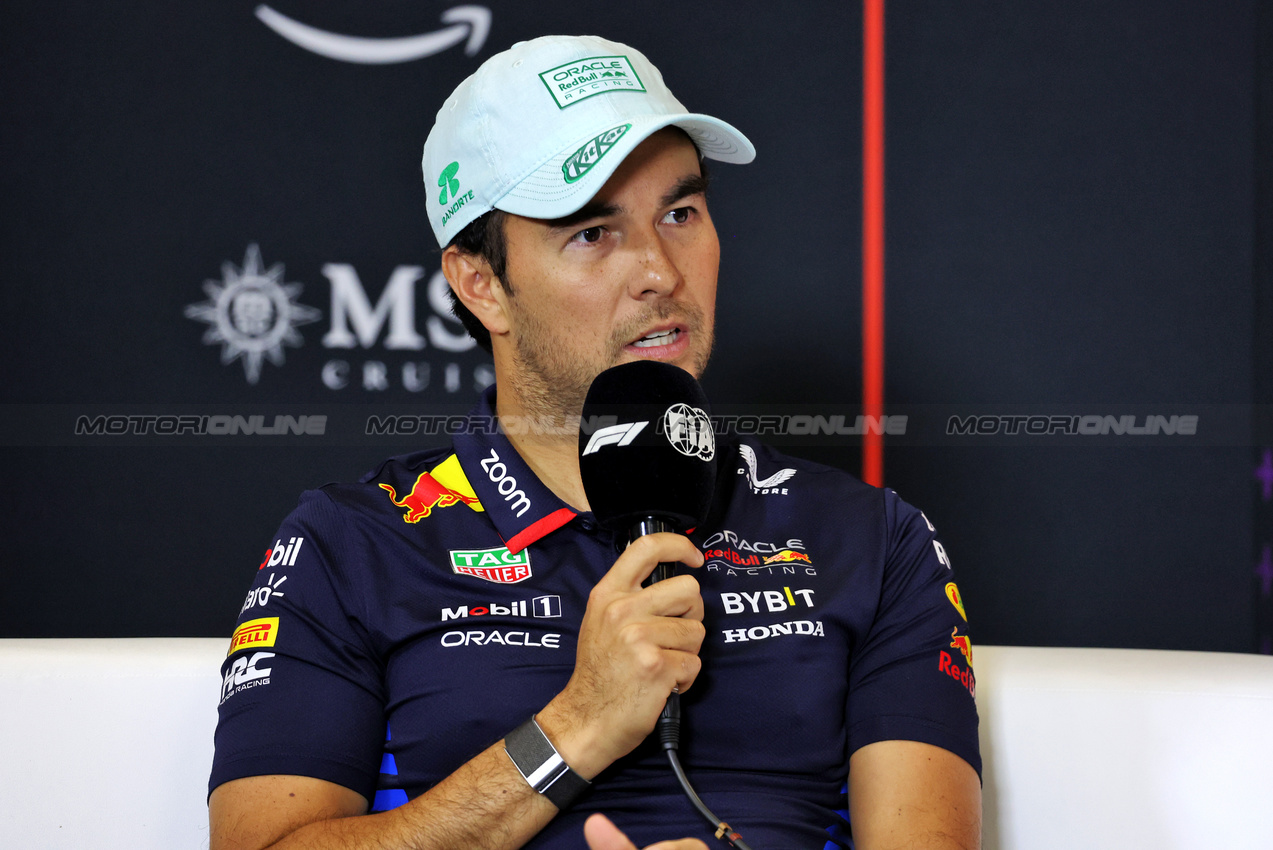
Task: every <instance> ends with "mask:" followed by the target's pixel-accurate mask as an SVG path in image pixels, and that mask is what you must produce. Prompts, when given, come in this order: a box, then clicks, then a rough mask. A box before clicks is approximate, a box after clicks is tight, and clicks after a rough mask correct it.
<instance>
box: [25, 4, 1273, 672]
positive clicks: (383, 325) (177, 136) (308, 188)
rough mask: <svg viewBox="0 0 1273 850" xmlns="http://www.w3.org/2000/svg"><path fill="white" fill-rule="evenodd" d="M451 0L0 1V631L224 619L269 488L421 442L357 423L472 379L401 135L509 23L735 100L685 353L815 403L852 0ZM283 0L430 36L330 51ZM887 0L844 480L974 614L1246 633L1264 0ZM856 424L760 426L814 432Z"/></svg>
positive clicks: (782, 402)
mask: <svg viewBox="0 0 1273 850" xmlns="http://www.w3.org/2000/svg"><path fill="white" fill-rule="evenodd" d="M460 5H461V4H459V3H455V4H452V3H449V2H381V3H376V4H364V3H354V2H349V0H326V2H306V3H301V2H296V0H273V2H271V3H270V4H268V5H266V4H257V3H249V2H243V1H242V0H234V1H233V2H223V3H216V4H184V5H179V6H173V5H172V4H163V3H149V4H133V5H132V6H130V7H129V9H128V11H127V12H121V11H119V10H118V9H116V8H115V7H113V6H103V5H101V4H89V3H78V4H77V3H68V4H61V5H60V6H58V7H57V9H56V10H54V11H51V10H50V9H49V7H48V6H47V4H37V3H33V2H29V0H20V2H14V3H11V4H9V6H8V7H7V10H6V11H7V14H6V25H5V27H4V28H3V31H0V68H3V79H4V94H3V95H2V96H0V127H3V128H4V129H3V131H0V192H2V196H3V198H4V199H5V201H6V203H5V213H4V221H3V230H2V232H0V239H2V242H0V244H2V246H3V258H4V265H3V269H4V284H5V288H4V293H5V301H6V304H7V309H6V310H4V311H3V313H2V314H0V365H3V374H4V381H3V385H2V389H0V402H3V404H4V417H3V422H0V443H2V445H0V460H2V461H3V469H4V490H5V493H6V496H5V498H4V504H5V510H4V511H3V514H2V517H3V519H2V520H0V522H2V523H3V525H2V527H0V530H2V531H3V535H4V539H5V541H6V542H7V544H8V545H7V546H6V547H5V548H4V555H3V562H2V567H0V568H2V569H3V578H4V582H3V590H0V634H3V635H5V636H68V637H69V636H124V635H172V636H177V635H220V634H228V632H229V630H230V628H231V627H232V624H233V619H234V616H235V614H236V613H237V611H238V610H239V606H240V604H241V602H242V596H243V593H244V592H245V589H246V587H247V585H248V583H249V582H250V581H251V579H252V577H253V573H254V571H255V569H256V566H257V564H258V563H259V562H260V561H261V553H262V552H263V551H264V550H265V549H266V548H267V547H268V546H270V545H272V544H273V542H274V537H273V532H274V529H275V527H276V525H277V523H278V521H279V520H280V519H281V518H282V517H283V516H284V515H285V514H286V513H287V512H288V511H289V510H290V508H291V507H292V506H293V505H294V504H295V501H296V497H297V494H298V493H299V492H300V491H301V490H302V489H305V488H307V487H313V486H317V485H320V484H322V483H324V482H326V481H329V480H334V479H348V478H352V477H356V476H357V475H360V474H361V473H362V472H364V471H365V470H367V469H369V468H370V467H371V466H373V465H374V464H375V462H376V461H378V460H379V459H380V458H382V457H384V456H386V455H389V454H394V453H399V452H403V451H408V450H411V449H413V448H417V447H420V446H423V445H429V444H435V443H438V442H440V441H441V440H442V439H443V438H442V437H440V436H437V435H421V434H392V433H390V434H367V433H366V423H367V421H368V417H369V416H373V415H374V416H377V417H381V418H384V417H389V416H392V415H395V414H419V413H431V414H434V413H436V414H446V413H453V412H462V411H463V410H465V409H466V408H467V407H468V406H469V404H471V402H472V401H473V400H474V398H475V397H476V394H477V392H478V390H479V389H480V387H481V386H483V385H484V384H485V383H486V382H488V381H489V380H490V364H489V360H488V359H487V358H486V357H485V356H483V354H482V353H481V352H480V351H479V350H477V349H474V348H472V347H471V345H470V343H469V342H468V341H467V339H466V338H465V337H464V336H463V333H462V331H461V330H460V328H459V326H458V325H457V324H456V323H455V322H454V321H453V320H452V319H451V318H450V316H449V314H448V313H447V312H446V308H445V306H444V302H443V300H442V295H443V291H442V287H443V286H444V284H443V282H441V280H440V276H439V275H438V258H437V251H436V249H435V248H434V246H433V244H432V239H431V236H430V234H429V229H428V226H427V222H426V220H425V216H424V203H425V198H426V192H425V187H423V186H422V184H421V177H420V170H419V159H420V147H421V145H422V143H423V140H424V137H425V135H426V133H427V131H428V128H429V126H430V124H431V123H432V115H433V113H434V112H435V111H436V109H437V108H438V106H439V105H440V104H441V102H442V99H443V98H444V96H445V95H446V94H447V93H448V92H449V91H450V90H451V89H452V88H453V87H454V86H455V85H456V84H457V83H458V82H459V81H460V80H461V79H463V78H464V77H465V76H467V75H468V74H469V73H471V72H472V71H473V70H474V69H475V68H476V67H477V66H478V64H479V63H480V62H481V61H482V60H483V59H485V58H486V57H488V56H490V55H491V54H492V53H494V52H497V51H498V50H500V49H503V48H504V47H506V46H508V45H509V44H511V43H513V42H514V41H517V40H520V39H523V38H528V37H533V36H535V35H541V34H546V33H551V32H582V31H590V32H596V33H598V34H602V35H605V36H607V37H610V38H614V39H617V40H620V41H626V42H629V43H631V44H633V45H635V46H637V47H639V48H640V49H642V50H643V51H644V52H646V53H647V54H648V55H649V56H650V57H651V59H652V60H653V61H654V62H655V64H656V65H658V66H659V67H660V68H661V69H662V71H663V73H664V75H665V77H666V78H667V79H668V80H669V82H670V84H671V85H672V88H673V90H674V91H676V92H677V94H678V96H679V97H680V99H681V100H682V101H684V102H685V103H686V104H687V105H688V106H689V107H690V108H691V109H700V110H703V111H708V112H711V113H712V114H715V115H719V116H721V117H723V118H725V119H726V120H729V121H731V122H733V123H735V124H736V125H737V126H739V127H740V128H742V129H743V130H744V132H746V133H747V134H748V135H749V136H750V137H751V138H752V140H753V141H754V142H755V143H756V147H757V148H758V150H759V152H760V153H759V157H758V159H757V161H756V162H755V163H754V164H752V165H750V166H746V167H742V168H739V167H731V166H719V167H718V168H716V169H715V177H716V180H715V186H714V189H713V192H714V195H713V199H712V205H713V207H712V208H713V215H714V217H715V219H716V221H717V226H718V228H719V230H720V234H721V239H722V243H723V250H724V259H723V264H722V271H721V289H720V307H719V321H720V328H719V336H720V340H719V347H718V351H717V355H716V358H715V361H714V364H713V367H712V369H711V370H710V372H709V374H708V376H707V377H706V379H705V386H706V388H707V390H708V393H709V395H710V396H711V397H712V398H713V401H714V403H715V404H716V405H717V407H718V409H723V408H728V409H732V410H741V411H758V412H770V413H772V412H779V413H792V412H795V413H800V414H806V415H820V414H822V415H827V416H831V415H834V414H845V415H848V416H849V421H852V420H853V416H854V415H856V413H857V412H858V409H857V405H858V401H859V397H860V393H861V378H860V372H859V369H860V366H859V359H860V358H859V351H860V324H861V315H862V311H861V306H860V298H861V295H860V291H861V290H860V286H861V274H860V268H861V253H860V232H861V213H860V206H861V142H860V138H861V119H860V112H861V64H862V49H861V41H862V16H861V9H860V8H859V6H858V5H856V4H852V3H842V2H803V3H793V4H777V3H770V2H739V1H738V0H735V2H719V3H710V2H690V3H680V4H664V3H655V2H634V3H628V4H612V5H608V6H592V7H586V8H581V7H579V6H578V5H577V4H560V5H558V6H551V5H544V4H526V3H515V2H511V0H499V2H495V1H494V0H492V2H489V3H488V4H487V5H486V6H483V7H477V11H474V8H473V7H463V8H457V9H454V10H453V7H459V6H460ZM482 10H485V11H482ZM306 27H307V28H312V29H316V30H321V31H324V32H326V33H334V34H339V35H348V36H360V37H365V38H373V39H392V38H405V37H411V36H420V35H425V34H434V37H433V38H432V39H431V40H429V39H419V40H416V41H414V42H412V43H411V44H409V45H408V46H407V47H408V48H411V47H412V46H414V47H416V48H418V49H417V51H416V52H418V53H420V54H422V55H420V56H419V57H418V58H414V59H412V60H410V61H402V62H394V63H368V62H367V61H366V60H368V59H369V58H370V59H374V58H377V56H370V57H369V56H367V55H358V56H344V57H343V58H333V57H331V56H326V55H320V54H319V53H316V52H314V51H313V50H312V49H311V48H309V47H306V46H303V45H301V44H298V43H296V42H297V41H304V36H303V34H302V35H297V34H296V33H295V32H294V30H296V29H303V28H306ZM886 28H887V41H886V57H887V60H886V61H887V67H886V72H887V107H886V109H887V149H886V163H887V165H886V167H887V184H886V185H887V201H886V203H887V236H886V239H887V264H886V266H887V268H886V291H887V295H886V299H887V307H886V309H887V325H886V345H887V351H886V353H887V367H886V368H887V384H886V387H887V400H888V401H887V410H886V412H887V413H888V414H889V415H890V416H905V417H906V420H905V422H906V428H905V433H904V434H898V435H894V436H890V437H888V438H887V442H886V446H887V449H886V458H885V478H886V483H887V484H888V485H889V486H891V487H893V488H894V489H896V490H898V491H899V492H900V493H901V495H902V496H903V497H904V498H906V499H908V500H909V501H911V502H913V503H915V504H918V505H919V506H921V507H923V508H924V510H925V512H926V513H927V514H928V516H929V517H930V518H932V519H933V521H934V522H935V523H936V524H937V525H938V527H939V530H940V531H941V532H942V534H943V536H944V539H945V541H946V544H947V548H948V550H949V552H950V553H951V556H952V559H953V560H954V562H955V566H956V569H957V570H958V572H959V574H960V576H961V579H960V581H961V585H962V586H963V589H964V592H965V595H966V598H967V599H968V606H969V608H970V609H971V611H972V616H973V621H974V628H975V634H976V636H977V639H978V640H979V641H982V642H987V643H1005V644H1043V645H1074V646H1085V645H1086V646H1129V647H1162V648H1185V649H1208V650H1230V651H1252V650H1260V649H1263V651H1265V652H1268V651H1270V649H1271V647H1270V645H1269V633H1270V632H1271V631H1273V628H1271V627H1270V625H1269V623H1270V621H1271V620H1273V617H1270V616H1269V614H1268V607H1269V602H1268V599H1269V590H1270V582H1271V581H1273V564H1268V555H1267V551H1268V550H1267V545H1268V544H1267V542H1266V541H1267V540H1268V538H1269V537H1270V535H1269V533H1268V528H1269V524H1268V522H1269V521H1268V516H1269V509H1268V507H1267V506H1268V504H1269V498H1270V493H1269V490H1270V481H1273V460H1268V461H1266V462H1265V466H1264V467H1260V463H1261V461H1262V460H1263V459H1264V458H1265V457H1266V456H1267V455H1266V454H1265V452H1267V450H1268V446H1269V444H1270V442H1273V441H1271V440H1270V438H1269V435H1268V434H1267V433H1257V429H1259V428H1263V427H1264V426H1263V425H1261V424H1260V422H1261V421H1262V420H1258V417H1257V413H1258V408H1257V407H1255V406H1254V404H1255V402H1257V401H1265V402H1267V401H1269V398H1268V397H1267V395H1268V386H1269V382H1268V378H1267V371H1268V369H1269V366H1270V364H1269V359H1268V356H1269V355H1268V351H1269V349H1270V347H1273V339H1271V338H1270V332H1269V328H1270V322H1269V309H1270V307H1269V305H1270V303H1271V302H1273V299H1270V296H1269V291H1270V283H1269V279H1268V274H1269V272H1268V270H1269V268H1270V264H1269V258H1268V250H1269V248H1268V245H1269V239H1268V232H1269V223H1270V221H1271V220H1273V217H1271V216H1269V214H1268V203H1269V202H1268V198H1269V191H1268V190H1269V188H1270V186H1269V177H1268V169H1267V162H1268V150H1269V148H1268V147H1267V145H1268V138H1269V130H1268V121H1269V119H1268V115H1269V105H1270V104H1269V95H1268V88H1267V85H1265V86H1264V88H1263V89H1261V88H1260V87H1259V86H1257V81H1258V80H1260V79H1261V76H1260V74H1259V73H1258V72H1257V69H1258V68H1260V67H1263V68H1264V69H1265V76H1264V77H1263V79H1265V80H1267V78H1268V74H1267V70H1268V67H1269V66H1268V61H1269V60H1268V56H1267V51H1268V49H1269V41H1270V40H1269V37H1268V33H1269V30H1270V15H1269V14H1268V11H1267V9H1266V8H1265V7H1263V6H1261V5H1259V4H1258V3H1257V2H1256V1H1255V0H1245V1H1244V2H1243V1H1240V0H1235V1H1234V2H1225V3H1206V4H1203V3H1196V2H1185V1H1184V0H1178V2H1161V3H1154V4H1145V3H1139V2H1133V1H1132V0H1117V2H1108V0H1106V2H1095V0H1092V2H1071V3H1066V4H1060V5H1058V4H1055V3H1048V2H1042V0H1031V2H972V3H959V4H950V3H941V2H927V0H912V1H911V2H906V3H894V4H889V5H888V9H887V13H886ZM1261 39H1263V41H1262V42H1261ZM1257 44H1263V48H1262V50H1263V51H1264V52H1260V51H1259V50H1257ZM377 55H378V54H377ZM381 58H382V57H381ZM350 59H361V60H363V61H348V60H350ZM1261 62H1263V63H1265V64H1264V65H1263V66H1260V64H1259V63H1261ZM1261 97H1263V100H1261ZM1259 145H1263V146H1264V147H1262V148H1260V150H1262V151H1263V152H1264V156H1263V159H1262V160H1259V159H1257V155H1256V151H1257V146H1259ZM1261 161H1263V162H1264V163H1265V164H1264V165H1263V166H1260V165H1259V163H1260V162H1261ZM1257 166H1259V168H1257ZM1261 169H1262V170H1261ZM1257 177H1259V180H1260V181H1263V182H1257ZM1261 187H1262V188H1261ZM1258 246H1262V247H1258ZM1257 270H1258V271H1259V273H1258V274H1257ZM1257 340H1258V341H1257ZM253 416H259V417H262V418H261V419H260V420H253V419H252V418H251V417H253ZM288 416H290V417H292V418H291V419H290V420H287V419H279V420H277V422H278V423H279V424H280V425H281V426H282V430H285V431H287V433H281V434H272V433H260V430H261V429H265V430H271V429H272V428H273V426H274V425H275V423H276V417H288ZM1191 416H1192V417H1197V419H1196V420H1189V419H1188V417H1191ZM129 417H132V418H129ZM146 417H155V418H153V419H146ZM180 417H191V418H190V419H181V418H180ZM235 417H241V419H239V420H237V421H236V419H235ZM302 417H303V418H302ZM318 417H325V418H323V419H320V418H318ZM1031 417H1033V418H1031ZM1039 417H1043V418H1042V419H1040V418H1039ZM1127 417H1131V419H1130V421H1129V420H1128V419H1127ZM1155 417H1161V420H1159V419H1156V418H1155ZM1173 417H1174V418H1173ZM1191 421H1194V422H1196V424H1195V425H1194V426H1192V427H1191V426H1190V424H1189V423H1190V422H1191ZM1040 422H1042V423H1043V424H1044V426H1045V430H1044V431H1043V432H1042V433H1039V423H1040ZM187 423H202V424H193V425H192V424H187ZM1013 423H1016V424H1015V425H1014V424H1013ZM1067 423H1068V424H1067ZM236 426H237V428H238V430H239V432H240V433H237V434H236V433H224V434H217V433H204V434H199V433H192V431H193V430H198V429H200V428H202V429H205V430H207V431H209V432H224V431H229V432H232V431H233V430H234V429H235V427H236ZM289 426H290V430H288V429H289ZM1154 427H1157V430H1158V431H1159V433H1157V434H1156V435H1155V434H1143V433H1136V432H1137V431H1140V430H1146V429H1148V430H1154ZM77 428H78V432H77ZM159 429H175V430H177V431H178V433H171V434H168V433H156V431H157V430H159ZM245 429H246V430H256V431H257V433H255V434H247V433H242V431H244V430H245ZM119 430H122V433H112V431H119ZM296 430H301V431H305V432H306V433H299V434H298V433H295V431H296ZM1101 430H1104V431H1105V432H1106V433H1104V434H1101V433H1088V432H1090V431H1101ZM1164 430H1167V431H1172V432H1174V433H1163V431H1164ZM858 440H859V438H858V437H857V436H854V435H844V434H840V435H815V436H805V437H795V436H789V437H786V438H782V439H780V440H779V442H784V443H785V445H786V447H787V448H788V449H789V450H790V451H792V452H794V453H797V454H804V455H807V456H810V457H814V458H817V459H819V460H823V461H825V462H827V463H831V464H835V465H838V466H841V467H843V468H846V469H849V470H850V471H856V470H857V469H858V466H859V443H858ZM1261 468H1264V469H1266V470H1267V471H1265V472H1263V473H1262V472H1261V471H1260V470H1261ZM1261 476H1263V478H1261ZM1253 551H1254V553H1255V554H1254V555H1253ZM1261 554H1263V557H1264V561H1263V562H1261V561H1260V557H1261ZM1262 564H1263V565H1262ZM1262 639H1263V644H1262V643H1261V640H1262Z"/></svg>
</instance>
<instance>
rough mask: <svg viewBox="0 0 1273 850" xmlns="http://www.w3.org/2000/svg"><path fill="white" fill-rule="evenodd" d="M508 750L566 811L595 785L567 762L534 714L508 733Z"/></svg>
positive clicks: (539, 788) (544, 792)
mask: <svg viewBox="0 0 1273 850" xmlns="http://www.w3.org/2000/svg"><path fill="white" fill-rule="evenodd" d="M504 752H506V753H508V757H509V758H510V759H512V761H513V765H514V766H515V767H516V768H517V771H518V772H519V773H521V775H522V778H524V779H525V780H526V783H527V784H528V785H530V787H531V788H534V789H535V790H536V791H537V792H539V793H540V794H542V795H544V796H545V797H547V798H548V801H549V802H550V803H552V804H553V805H554V806H556V807H557V808H558V809H561V810H562V811H565V810H566V809H568V808H570V807H571V806H572V805H574V802H575V801H576V800H578V799H579V797H580V795H581V794H583V793H584V792H585V791H587V790H588V789H589V788H590V787H592V783H591V782H589V781H588V780H586V779H584V778H583V777H582V776H580V775H579V774H577V773H575V772H574V771H573V770H571V768H570V765H568V764H566V760H565V759H563V758H562V757H561V754H560V753H558V752H557V748H556V747H554V746H553V744H552V741H550V740H548V736H547V735H545V734H544V730H543V729H541V728H539V724H538V723H536V722H535V718H534V717H532V718H531V719H530V720H527V721H526V722H525V723H523V724H522V725H521V726H518V727H517V728H516V729H514V730H513V731H512V732H509V733H508V734H507V735H506V736H504Z"/></svg>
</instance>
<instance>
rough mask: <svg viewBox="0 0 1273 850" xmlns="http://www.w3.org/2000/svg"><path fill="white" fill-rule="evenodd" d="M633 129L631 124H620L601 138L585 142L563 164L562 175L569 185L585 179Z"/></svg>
mask: <svg viewBox="0 0 1273 850" xmlns="http://www.w3.org/2000/svg"><path fill="white" fill-rule="evenodd" d="M631 129H632V125H631V124H620V125H619V126H618V127H611V128H610V129H609V130H606V131H605V132H604V133H602V134H601V135H600V136H596V137H594V138H591V139H589V140H588V141H586V142H584V144H583V146H582V147H581V148H579V150H577V151H575V152H574V153H572V154H571V155H570V156H568V157H567V158H566V161H565V162H563V163H562V164H561V175H562V177H564V178H565V179H566V182H567V183H574V182H575V181H576V180H581V179H583V176H584V175H585V174H587V173H588V172H589V171H591V170H592V167H593V166H594V165H596V164H597V163H598V162H599V161H600V160H601V157H603V156H605V155H606V153H608V152H609V150H610V148H612V147H614V143H615V142H617V141H619V139H621V138H623V134H624V133H626V132H628V131H629V130H631Z"/></svg>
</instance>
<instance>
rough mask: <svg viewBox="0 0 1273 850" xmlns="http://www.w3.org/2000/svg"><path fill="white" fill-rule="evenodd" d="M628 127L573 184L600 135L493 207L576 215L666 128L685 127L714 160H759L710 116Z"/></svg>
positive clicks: (566, 152) (647, 120)
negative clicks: (569, 172) (584, 152)
mask: <svg viewBox="0 0 1273 850" xmlns="http://www.w3.org/2000/svg"><path fill="white" fill-rule="evenodd" d="M625 123H630V124H631V125H632V126H631V128H630V129H628V130H627V131H626V132H624V133H623V135H622V136H621V137H620V138H619V139H618V140H617V141H615V142H614V144H613V145H612V146H611V147H609V148H608V149H606V151H605V152H604V154H602V155H601V156H600V158H598V159H597V160H596V161H595V162H594V163H593V164H592V166H591V167H590V168H589V169H588V171H587V172H586V173H584V174H582V175H581V176H579V177H577V178H576V179H575V180H574V181H573V182H572V181H569V180H567V179H566V178H565V177H564V176H563V175H564V174H565V172H564V171H563V167H564V166H565V165H566V162H567V160H569V159H571V158H572V157H574V156H575V155H576V154H577V153H578V152H579V151H580V149H581V148H584V147H585V146H587V145H588V144H589V142H590V141H592V140H593V139H595V138H597V135H596V134H593V135H590V136H586V137H584V138H581V139H578V140H576V141H575V142H574V143H572V144H571V145H569V146H567V147H566V148H565V149H563V150H562V151H561V152H560V153H558V154H556V155H555V156H553V157H552V158H550V159H549V160H548V161H547V162H544V163H542V164H541V165H540V166H539V167H538V168H536V169H535V170H534V171H532V172H531V173H530V174H528V175H527V176H526V177H524V178H523V179H522V180H520V181H519V182H517V183H516V184H514V185H513V187H512V188H511V189H509V190H508V191H507V192H506V193H504V195H503V197H500V198H498V199H496V201H495V203H494V204H493V206H494V207H495V208H496V209H499V210H503V211H504V212H509V213H513V214H514V215H522V216H526V217H528V218H541V219H553V218H561V217H563V216H567V215H570V214H571V213H573V212H576V211H578V210H579V209H580V208H581V207H583V205H584V204H586V203H588V201H590V200H592V197H593V196H594V195H596V194H597V192H599V191H601V187H602V186H604V185H605V183H606V181H607V180H609V179H610V176H611V175H612V174H614V172H615V170H617V169H618V167H619V165H620V164H621V163H622V162H623V161H624V160H625V159H627V157H628V154H630V153H632V151H633V150H635V149H636V148H637V146H638V145H640V144H641V143H642V142H644V141H645V140H646V139H648V138H649V137H650V136H652V135H653V134H655V133H657V132H658V131H659V130H662V129H663V128H664V127H672V126H675V127H680V128H681V129H682V130H684V131H685V132H686V134H687V135H688V136H689V137H690V138H691V139H692V140H693V141H694V144H695V145H697V146H698V149H699V151H700V152H701V153H702V154H703V156H705V157H707V158H708V159H714V160H718V161H720V162H728V163H734V164H737V165H743V164H745V163H748V162H751V161H752V160H753V159H755V158H756V149H755V148H754V147H753V146H752V144H751V142H750V141H748V139H747V137H746V136H744V135H743V134H742V133H740V132H739V131H738V130H737V129H736V128H734V127H732V126H731V125H729V124H727V123H726V122H724V121H721V120H720V119H718V118H713V117H711V116H710V115H701V114H698V113H692V112H691V113H681V114H679V115H648V116H639V117H632V118H629V119H628V120H627V121H626V122H625ZM603 132H604V131H603Z"/></svg>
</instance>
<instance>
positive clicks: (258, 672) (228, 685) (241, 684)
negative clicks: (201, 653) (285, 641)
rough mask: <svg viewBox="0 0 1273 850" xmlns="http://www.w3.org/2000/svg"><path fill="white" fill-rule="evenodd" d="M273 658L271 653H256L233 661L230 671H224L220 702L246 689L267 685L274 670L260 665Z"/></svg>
mask: <svg viewBox="0 0 1273 850" xmlns="http://www.w3.org/2000/svg"><path fill="white" fill-rule="evenodd" d="M273 657H274V653H272V652H256V653H253V654H252V657H251V658H249V657H248V656H246V655H241V656H239V657H238V658H236V659H234V663H233V664H231V665H230V669H229V670H226V671H225V678H223V679H222V680H221V702H222V703H224V702H225V701H226V700H228V699H229V698H230V697H232V696H234V695H235V694H237V693H239V692H240V691H246V690H247V689H248V688H256V687H260V686H261V685H268V684H269V683H270V674H271V673H272V672H274V668H272V667H264V666H261V664H262V662H264V661H267V660H269V659H271V658H273ZM219 704H220V703H218V705H219Z"/></svg>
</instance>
